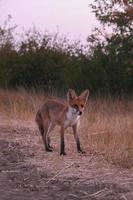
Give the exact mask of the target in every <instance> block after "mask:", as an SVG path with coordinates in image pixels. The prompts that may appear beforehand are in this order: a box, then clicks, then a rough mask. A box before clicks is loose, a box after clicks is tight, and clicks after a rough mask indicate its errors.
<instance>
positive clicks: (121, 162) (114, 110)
mask: <svg viewBox="0 0 133 200" xmlns="http://www.w3.org/2000/svg"><path fill="white" fill-rule="evenodd" d="M45 99H46V96H45V95H44V94H43V92H39V93H36V92H35V91H26V90H24V89H19V90H18V91H14V90H13V91H11V90H3V89H1V90H0V114H1V115H6V116H8V117H10V118H11V117H12V118H16V119H26V120H27V119H34V118H35V114H36V111H37V109H38V108H39V107H40V105H42V103H43V102H44V101H45ZM81 133H82V135H83V137H84V141H85V143H87V144H86V145H88V146H89V147H90V148H91V149H93V150H95V151H98V152H100V153H102V155H103V156H104V157H105V158H106V159H107V160H108V161H109V162H111V163H113V164H115V165H117V166H120V167H126V168H130V167H133V99H128V100H124V99H123V100H120V99H115V100H113V99H111V98H108V99H105V98H97V99H90V100H89V101H88V107H87V112H86V114H85V116H84V118H83V119H82V123H81ZM86 141H88V142H86Z"/></svg>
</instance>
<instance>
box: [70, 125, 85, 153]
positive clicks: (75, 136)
mask: <svg viewBox="0 0 133 200" xmlns="http://www.w3.org/2000/svg"><path fill="white" fill-rule="evenodd" d="M72 129H73V135H74V138H75V141H76V145H77V151H78V152H79V153H85V151H83V150H82V149H81V146H80V140H79V137H78V134H77V124H75V125H73V126H72Z"/></svg>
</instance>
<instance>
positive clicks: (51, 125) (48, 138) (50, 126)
mask: <svg viewBox="0 0 133 200" xmlns="http://www.w3.org/2000/svg"><path fill="white" fill-rule="evenodd" d="M54 127H55V125H54V124H52V122H49V123H48V129H47V132H46V141H47V145H48V148H49V149H51V150H52V149H53V147H52V146H51V145H50V132H51V131H52V130H53V128H54Z"/></svg>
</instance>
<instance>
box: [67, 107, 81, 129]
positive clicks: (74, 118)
mask: <svg viewBox="0 0 133 200" xmlns="http://www.w3.org/2000/svg"><path fill="white" fill-rule="evenodd" d="M79 119H80V116H79V114H78V113H77V112H76V111H75V109H74V108H72V107H69V109H68V112H67V114H66V120H65V122H64V128H67V127H68V126H73V125H74V124H76V123H77V122H78V121H79Z"/></svg>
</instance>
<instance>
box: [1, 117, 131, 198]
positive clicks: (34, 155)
mask: <svg viewBox="0 0 133 200" xmlns="http://www.w3.org/2000/svg"><path fill="white" fill-rule="evenodd" d="M52 141H53V142H52V143H53V146H54V151H53V152H52V153H46V152H45V151H44V147H43V143H42V140H41V137H40V135H39V132H38V130H37V127H36V125H35V123H34V121H27V122H26V121H22V120H13V119H10V120H9V119H7V118H4V117H2V116H0V200H44V199H47V200H56V199H57V200H60V199H61V200H72V199H73V200H76V199H84V200H132V199H133V170H132V169H130V170H129V169H120V168H116V167H115V166H113V165H111V164H109V163H107V161H106V160H104V158H103V156H102V155H100V154H98V153H93V152H91V153H90V151H89V149H88V148H87V147H86V151H87V153H86V154H85V155H80V154H78V153H77V152H76V148H75V143H74V140H73V139H72V136H71V132H70V130H68V131H67V135H66V143H67V144H66V150H67V155H66V156H59V134H58V129H57V130H56V131H55V133H54V134H52Z"/></svg>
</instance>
